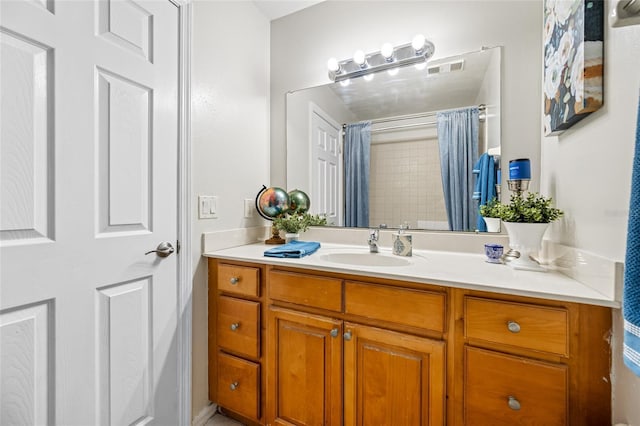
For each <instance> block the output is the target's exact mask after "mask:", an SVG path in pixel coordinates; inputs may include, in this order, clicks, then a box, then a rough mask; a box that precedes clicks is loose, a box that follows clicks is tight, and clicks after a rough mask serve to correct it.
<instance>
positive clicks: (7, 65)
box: [0, 0, 179, 426]
mask: <svg viewBox="0 0 640 426" xmlns="http://www.w3.org/2000/svg"><path fill="white" fill-rule="evenodd" d="M178 19H179V10H178V8H177V7H176V6H175V5H174V4H173V3H171V2H169V1H168V0H167V1H165V0H153V1H138V0H2V1H0V43H1V44H0V54H1V58H0V67H1V68H0V74H1V82H0V83H1V85H0V93H1V95H0V104H1V110H0V114H1V116H0V119H1V123H0V126H1V127H0V179H1V180H0V197H1V198H0V256H1V258H0V262H1V263H0V268H1V272H0V273H1V275H0V279H1V281H0V424H1V425H3V426H4V425H6V426H8V425H54V424H55V425H61V426H73V425H80V426H89V425H132V424H157V425H177V424H178V423H179V421H178V372H177V342H176V330H177V322H178V319H177V312H178V310H177V295H178V289H177V281H178V280H177V257H178V254H177V253H173V254H170V255H169V256H167V257H161V256H159V255H157V254H156V253H150V254H148V255H145V253H146V252H148V251H151V250H154V249H156V247H157V246H158V245H159V244H160V243H162V242H165V241H166V242H169V243H170V244H172V245H173V246H174V247H175V246H176V238H177V200H178V194H177V180H178V178H177V171H178V170H177V168H178V160H177V156H178V131H179V126H178V112H179V111H178V81H179V80H178V79H179V76H178V69H179V57H178V54H179V21H178Z"/></svg>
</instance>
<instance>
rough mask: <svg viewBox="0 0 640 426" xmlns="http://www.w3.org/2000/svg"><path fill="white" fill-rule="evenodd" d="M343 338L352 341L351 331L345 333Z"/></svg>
mask: <svg viewBox="0 0 640 426" xmlns="http://www.w3.org/2000/svg"><path fill="white" fill-rule="evenodd" d="M342 337H344V340H351V330H349V331H347V332H346V333H344V334H343V335H342Z"/></svg>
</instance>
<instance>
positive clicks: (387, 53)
mask: <svg viewBox="0 0 640 426" xmlns="http://www.w3.org/2000/svg"><path fill="white" fill-rule="evenodd" d="M380 54H382V56H384V58H385V59H386V60H387V61H391V60H392V59H393V46H392V45H391V43H385V44H383V45H382V47H381V48H380Z"/></svg>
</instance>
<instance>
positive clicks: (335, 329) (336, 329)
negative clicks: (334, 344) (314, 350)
mask: <svg viewBox="0 0 640 426" xmlns="http://www.w3.org/2000/svg"><path fill="white" fill-rule="evenodd" d="M329 334H330V335H331V337H338V328H333V329H331V331H330V332H329Z"/></svg>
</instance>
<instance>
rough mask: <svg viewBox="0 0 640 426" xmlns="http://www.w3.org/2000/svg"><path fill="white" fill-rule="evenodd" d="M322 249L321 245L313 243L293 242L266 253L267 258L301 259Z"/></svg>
mask: <svg viewBox="0 0 640 426" xmlns="http://www.w3.org/2000/svg"><path fill="white" fill-rule="evenodd" d="M319 248H320V243H316V242H312V241H291V242H290V243H287V244H285V245H283V246H280V247H275V248H272V249H269V250H267V251H265V252H264V255H265V256H267V257H287V258H300V257H305V256H308V255H310V254H313V253H315V252H316V250H318V249H319Z"/></svg>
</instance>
